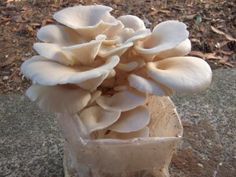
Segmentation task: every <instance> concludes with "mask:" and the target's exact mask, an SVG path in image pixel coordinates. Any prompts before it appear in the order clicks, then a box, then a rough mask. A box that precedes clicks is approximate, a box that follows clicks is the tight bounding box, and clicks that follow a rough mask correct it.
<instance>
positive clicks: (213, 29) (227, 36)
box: [211, 26, 236, 41]
mask: <svg viewBox="0 0 236 177" xmlns="http://www.w3.org/2000/svg"><path fill="white" fill-rule="evenodd" d="M211 30H212V31H214V32H215V33H217V34H221V35H223V36H225V38H226V39H228V40H230V41H236V39H235V38H233V37H232V36H231V35H229V34H226V33H225V32H223V31H221V30H219V29H217V28H215V27H214V26H211Z"/></svg>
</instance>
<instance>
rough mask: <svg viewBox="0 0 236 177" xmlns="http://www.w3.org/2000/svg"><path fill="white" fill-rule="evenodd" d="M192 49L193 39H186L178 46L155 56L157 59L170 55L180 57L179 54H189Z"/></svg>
mask: <svg viewBox="0 0 236 177" xmlns="http://www.w3.org/2000/svg"><path fill="white" fill-rule="evenodd" d="M190 51H191V41H190V40H189V39H186V40H185V41H183V42H181V43H180V44H179V45H178V46H177V47H175V48H173V49H170V50H167V51H164V52H160V53H159V54H157V55H156V56H155V58H157V59H165V58H170V57H178V56H185V55H187V54H189V53H190Z"/></svg>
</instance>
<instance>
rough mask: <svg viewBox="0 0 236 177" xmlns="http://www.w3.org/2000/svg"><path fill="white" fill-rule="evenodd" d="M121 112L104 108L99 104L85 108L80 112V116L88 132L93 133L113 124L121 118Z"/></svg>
mask: <svg viewBox="0 0 236 177" xmlns="http://www.w3.org/2000/svg"><path fill="white" fill-rule="evenodd" d="M120 113H121V112H120V111H110V110H104V109H102V108H101V107H99V106H91V107H89V108H86V109H84V110H83V111H82V112H81V113H80V114H79V118H80V120H81V121H82V122H83V124H84V125H85V127H86V128H87V130H88V132H89V133H92V132H94V131H96V130H101V129H104V128H106V127H108V126H110V125H112V124H113V123H114V122H116V121H117V120H118V119H119V117H120Z"/></svg>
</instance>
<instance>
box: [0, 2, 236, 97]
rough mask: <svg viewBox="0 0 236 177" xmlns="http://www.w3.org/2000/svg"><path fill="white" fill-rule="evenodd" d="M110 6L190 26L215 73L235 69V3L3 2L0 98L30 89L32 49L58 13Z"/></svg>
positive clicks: (150, 20) (149, 22) (196, 48)
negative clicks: (23, 69) (24, 68)
mask: <svg viewBox="0 0 236 177" xmlns="http://www.w3.org/2000/svg"><path fill="white" fill-rule="evenodd" d="M94 3H97V4H104V5H108V6H111V7H113V9H114V10H113V12H112V13H113V14H114V15H115V16H119V15H123V14H132V15H137V16H138V17H140V18H142V19H143V20H144V22H145V24H146V26H147V27H150V28H153V27H154V26H155V25H156V24H158V23H159V22H162V21H164V20H168V19H175V20H180V21H183V22H184V23H186V24H187V25H188V29H189V31H190V39H191V41H192V46H193V47H192V48H193V50H192V52H191V54H190V55H194V56H198V57H201V58H204V59H205V60H207V61H208V62H209V64H210V65H211V67H212V68H213V69H215V68H219V67H220V68H231V67H234V66H235V60H236V54H235V50H236V39H235V37H236V26H235V24H236V18H235V8H234V5H235V4H234V2H233V1H227V0H218V1H217V0H206V1H204V0H188V1H186V0H169V1H167V0H162V1H154V0H139V1H136V0H87V1H86V0H70V1H69V0H48V1H40V0H28V1H19V0H16V1H14V0H5V1H4V0H1V1H0V24H1V26H0V68H1V70H0V93H12V92H18V93H23V92H24V91H25V88H26V87H27V86H28V85H29V81H27V80H26V79H25V78H24V77H23V76H22V75H21V73H20V65H21V64H22V62H23V61H25V60H26V59H28V58H30V57H31V56H33V55H34V54H35V52H34V51H33V49H32V45H33V43H34V42H35V41H36V40H37V39H36V32H37V30H38V29H39V28H40V27H42V26H44V25H46V24H50V23H54V21H53V19H52V15H53V13H54V12H55V11H57V10H59V9H61V8H64V7H68V6H73V5H78V4H94Z"/></svg>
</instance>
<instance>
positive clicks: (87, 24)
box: [53, 5, 118, 37]
mask: <svg viewBox="0 0 236 177" xmlns="http://www.w3.org/2000/svg"><path fill="white" fill-rule="evenodd" d="M111 10H112V8H111V7H107V6H103V5H91V6H80V5H79V6H74V7H68V8H65V9H63V10H61V11H59V12H56V13H55V14H54V16H53V18H54V19H55V20H56V21H58V22H59V23H61V24H63V25H65V26H68V27H70V28H72V29H74V30H76V31H77V32H78V33H79V34H81V35H82V36H87V37H95V36H97V35H98V34H102V33H104V32H105V31H106V30H108V29H109V28H110V27H112V26H115V25H117V23H118V21H117V20H116V19H115V18H114V17H113V16H112V15H111V14H110V13H109V12H110V11H111Z"/></svg>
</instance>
